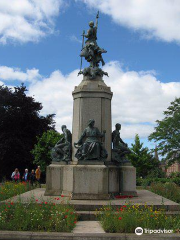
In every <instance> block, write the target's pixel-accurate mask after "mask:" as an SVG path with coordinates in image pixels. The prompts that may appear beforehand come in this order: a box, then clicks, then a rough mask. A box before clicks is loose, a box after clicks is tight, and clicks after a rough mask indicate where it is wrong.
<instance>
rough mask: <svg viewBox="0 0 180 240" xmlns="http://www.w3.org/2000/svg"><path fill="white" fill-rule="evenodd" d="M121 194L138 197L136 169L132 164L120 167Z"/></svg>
mask: <svg viewBox="0 0 180 240" xmlns="http://www.w3.org/2000/svg"><path fill="white" fill-rule="evenodd" d="M120 192H121V194H122V195H129V196H137V192H136V168H135V167H133V166H132V165H131V164H124V166H121V167H120Z"/></svg>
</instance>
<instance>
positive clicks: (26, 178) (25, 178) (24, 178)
mask: <svg viewBox="0 0 180 240" xmlns="http://www.w3.org/2000/svg"><path fill="white" fill-rule="evenodd" d="M22 180H23V181H25V182H28V181H29V172H28V169H27V168H26V169H25V172H24V174H23V177H22Z"/></svg>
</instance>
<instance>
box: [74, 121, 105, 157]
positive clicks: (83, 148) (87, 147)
mask: <svg viewBox="0 0 180 240" xmlns="http://www.w3.org/2000/svg"><path fill="white" fill-rule="evenodd" d="M94 124H95V121H94V119H90V120H89V123H88V127H87V128H86V129H85V130H84V131H83V134H82V136H81V137H80V139H79V141H78V142H77V143H74V146H75V147H76V148H77V149H78V150H77V152H76V154H75V157H76V158H77V159H78V160H99V161H103V160H105V159H106V158H107V156H108V153H107V151H106V149H105V148H104V147H103V144H102V142H100V140H99V138H103V137H105V133H106V131H103V133H101V132H100V131H99V129H98V128H97V127H94Z"/></svg>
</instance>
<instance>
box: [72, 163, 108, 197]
mask: <svg viewBox="0 0 180 240" xmlns="http://www.w3.org/2000/svg"><path fill="white" fill-rule="evenodd" d="M72 199H109V194H108V168H107V167H106V166H104V165H95V166H93V165H86V166H83V165H78V166H76V167H75V168H74V189H73V195H72Z"/></svg>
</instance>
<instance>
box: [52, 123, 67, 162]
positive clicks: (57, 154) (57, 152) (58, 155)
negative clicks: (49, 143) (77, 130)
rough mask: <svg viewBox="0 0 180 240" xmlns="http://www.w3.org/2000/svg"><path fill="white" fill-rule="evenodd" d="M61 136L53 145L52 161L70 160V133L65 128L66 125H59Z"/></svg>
mask: <svg viewBox="0 0 180 240" xmlns="http://www.w3.org/2000/svg"><path fill="white" fill-rule="evenodd" d="M61 129H62V132H63V137H62V138H61V139H60V140H59V141H58V142H57V143H56V145H55V147H54V148H53V149H52V151H51V158H52V161H53V162H60V161H65V162H67V163H68V162H69V161H71V155H72V134H71V132H70V131H69V130H68V129H67V127H66V125H62V127H61Z"/></svg>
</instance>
